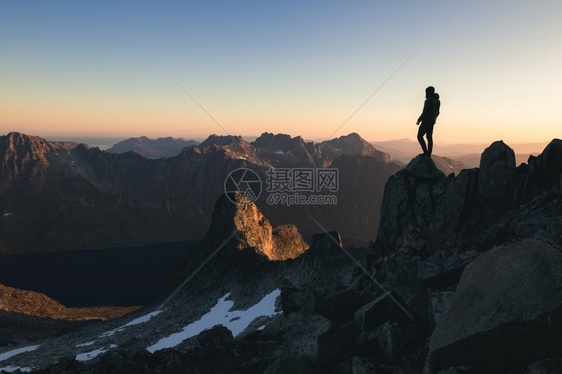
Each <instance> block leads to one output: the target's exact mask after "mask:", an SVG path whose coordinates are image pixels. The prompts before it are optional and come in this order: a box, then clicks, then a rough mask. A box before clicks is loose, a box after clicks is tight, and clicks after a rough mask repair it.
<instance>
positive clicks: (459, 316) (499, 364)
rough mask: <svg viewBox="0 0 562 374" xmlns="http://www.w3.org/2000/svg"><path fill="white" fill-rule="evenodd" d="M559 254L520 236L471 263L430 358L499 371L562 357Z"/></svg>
mask: <svg viewBox="0 0 562 374" xmlns="http://www.w3.org/2000/svg"><path fill="white" fill-rule="evenodd" d="M560 331H562V255H561V254H560V253H559V252H558V251H556V250H554V249H553V248H551V247H550V246H548V245H545V244H543V243H540V242H537V241H533V240H524V241H521V242H517V243H513V244H509V245H506V246H503V247H499V248H496V249H493V250H491V251H489V252H487V253H485V254H482V255H481V256H480V257H478V259H476V260H475V261H474V262H472V263H471V264H469V265H468V266H467V267H466V268H465V270H464V273H463V275H462V277H461V280H460V282H459V284H458V286H457V292H456V295H455V297H454V300H453V303H452V306H451V308H450V309H449V311H448V312H447V313H446V314H444V315H443V317H442V319H441V321H440V322H439V323H438V324H437V326H436V328H435V331H434V332H433V335H432V337H431V343H430V353H431V356H432V358H433V359H435V360H437V361H439V362H440V363H441V364H442V365H444V366H445V367H447V366H468V367H470V368H472V369H473V370H477V371H480V372H500V371H506V370H510V369H513V368H517V367H521V366H525V365H528V364H530V363H532V362H534V361H537V360H540V359H542V358H547V357H556V356H561V355H562V335H561V334H560Z"/></svg>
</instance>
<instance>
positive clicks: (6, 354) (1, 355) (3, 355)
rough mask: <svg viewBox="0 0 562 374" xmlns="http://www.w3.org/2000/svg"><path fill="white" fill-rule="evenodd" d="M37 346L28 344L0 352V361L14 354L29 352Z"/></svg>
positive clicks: (37, 346)
mask: <svg viewBox="0 0 562 374" xmlns="http://www.w3.org/2000/svg"><path fill="white" fill-rule="evenodd" d="M37 348H39V345H29V346H27V347H22V348H17V349H12V350H11V351H8V352H4V353H0V361H4V360H7V359H9V358H10V357H13V356H15V355H19V354H20V353H25V352H31V351H34V350H36V349H37Z"/></svg>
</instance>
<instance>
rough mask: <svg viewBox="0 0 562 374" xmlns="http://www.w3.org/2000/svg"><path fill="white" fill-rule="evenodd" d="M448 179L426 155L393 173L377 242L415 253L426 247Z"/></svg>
mask: <svg viewBox="0 0 562 374" xmlns="http://www.w3.org/2000/svg"><path fill="white" fill-rule="evenodd" d="M447 182H448V180H447V177H446V176H445V174H443V172H441V171H440V170H438V169H437V168H436V167H435V164H434V163H433V161H432V160H431V159H430V158H428V157H424V156H418V157H416V158H414V159H413V160H412V161H411V162H410V163H409V164H408V165H407V166H406V167H405V168H404V169H402V170H400V171H399V172H398V173H396V174H395V175H394V176H392V177H390V178H389V180H388V182H387V184H386V187H385V192H384V195H383V204H382V207H381V214H380V216H381V222H380V225H379V231H378V237H377V241H378V244H379V245H380V246H381V247H383V248H389V247H391V248H396V250H404V251H412V252H414V253H420V252H422V251H424V250H425V246H426V242H427V240H428V239H429V237H430V235H431V234H430V232H431V230H433V229H434V227H435V224H436V222H435V218H434V217H435V215H436V213H437V210H438V209H439V204H440V202H441V200H443V198H444V195H445V192H446V190H447Z"/></svg>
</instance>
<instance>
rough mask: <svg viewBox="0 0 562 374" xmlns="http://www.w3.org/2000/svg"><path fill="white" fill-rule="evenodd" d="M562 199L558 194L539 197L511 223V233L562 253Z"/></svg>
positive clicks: (553, 193)
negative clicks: (545, 244) (536, 241)
mask: <svg viewBox="0 0 562 374" xmlns="http://www.w3.org/2000/svg"><path fill="white" fill-rule="evenodd" d="M561 211H562V199H560V195H559V193H558V192H555V191H551V192H550V193H545V194H541V195H539V196H538V197H537V198H535V199H534V200H532V201H531V202H530V203H529V204H528V205H527V206H525V207H524V208H523V209H521V210H520V212H519V213H518V214H517V215H516V217H515V218H514V219H513V220H512V221H511V222H510V225H509V233H510V234H511V235H514V236H515V237H518V238H525V239H535V240H539V241H542V242H545V243H548V244H550V245H551V246H553V247H554V248H556V249H558V250H561V251H562V215H560V212H561Z"/></svg>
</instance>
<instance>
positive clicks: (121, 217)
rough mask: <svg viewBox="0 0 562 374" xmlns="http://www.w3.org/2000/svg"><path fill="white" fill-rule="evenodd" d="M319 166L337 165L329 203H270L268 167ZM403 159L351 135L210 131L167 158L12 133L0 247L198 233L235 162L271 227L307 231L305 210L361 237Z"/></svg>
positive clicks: (0, 205) (0, 157) (6, 153)
mask: <svg viewBox="0 0 562 374" xmlns="http://www.w3.org/2000/svg"><path fill="white" fill-rule="evenodd" d="M325 167H331V168H335V169H337V170H338V171H339V175H338V182H339V185H338V186H337V187H338V188H337V191H334V193H333V195H334V196H335V197H336V198H337V203H336V204H330V205H328V204H324V205H319V204H315V205H305V204H292V206H287V205H288V204H281V203H280V202H277V203H272V201H269V202H268V200H267V199H268V197H269V196H271V195H270V194H268V193H267V191H265V190H266V188H267V183H268V182H267V181H268V171H269V170H271V169H272V168H301V169H306V170H308V171H310V170H314V169H316V168H325ZM401 167H402V164H401V163H400V162H396V161H393V160H392V159H391V157H390V156H389V155H388V154H386V153H384V152H380V151H378V150H377V149H375V148H374V147H373V146H372V145H370V144H369V143H368V142H366V141H365V140H364V139H362V138H361V137H360V136H359V135H358V134H349V135H347V136H343V137H340V138H338V139H333V140H331V141H327V142H323V143H320V144H314V143H312V142H305V141H304V140H303V139H302V138H301V137H294V138H293V137H290V136H288V135H283V134H277V135H274V134H269V133H264V134H262V135H261V136H260V137H258V138H257V139H256V140H255V141H254V142H252V143H248V142H247V141H245V140H243V139H242V138H241V137H239V136H217V135H212V136H210V137H209V138H208V139H206V140H205V141H204V142H202V143H201V144H199V145H196V146H191V147H187V148H183V150H182V151H181V152H180V153H179V154H178V155H177V156H175V157H169V158H159V159H146V158H145V157H142V156H141V155H139V154H137V153H135V152H131V151H129V152H126V153H123V154H115V153H111V152H105V151H101V150H100V149H98V148H90V147H88V146H86V145H84V144H80V145H73V144H69V143H65V144H60V143H59V144H57V143H52V142H48V141H46V140H45V139H42V138H39V137H35V136H28V135H24V134H21V133H10V134H8V135H5V136H2V137H0V171H1V177H0V212H1V214H2V217H0V252H2V253H22V252H42V251H53V250H66V249H87V248H108V247H124V246H131V245H143V244H148V243H158V242H169V241H182V240H199V239H201V238H202V236H203V233H204V232H205V231H206V230H207V228H208V223H209V222H210V218H211V212H212V208H213V205H214V202H215V201H216V199H217V198H218V196H219V195H220V194H222V193H224V191H225V180H226V179H227V177H228V175H229V174H230V173H231V172H233V171H234V170H236V169H240V168H248V169H251V170H253V171H255V172H256V173H257V175H259V178H260V181H261V183H262V188H263V193H261V195H260V197H259V199H258V200H257V201H256V203H257V204H258V205H259V206H260V209H262V210H263V211H264V213H266V214H267V215H268V217H271V218H270V219H271V221H272V224H274V225H275V226H278V225H281V224H285V223H294V224H295V225H296V226H297V227H298V229H299V231H300V232H302V233H303V235H304V237H305V239H306V238H309V237H310V235H311V234H313V233H316V232H318V225H317V223H315V222H314V221H313V220H311V218H310V215H311V216H314V217H320V218H321V221H322V225H324V226H325V227H326V228H328V229H331V228H335V227H337V228H338V229H339V230H341V233H342V235H343V236H344V238H348V239H350V238H356V241H357V243H358V244H366V243H367V242H368V241H369V240H371V239H372V238H374V235H375V234H376V230H377V226H378V221H379V217H378V212H379V206H380V201H381V197H382V193H383V190H384V184H385V182H386V180H387V179H388V177H389V176H390V175H392V174H394V173H395V172H396V171H398V170H399V169H400V168H401ZM292 192H295V191H292ZM299 193H300V195H304V196H306V195H307V194H308V195H310V194H311V193H310V192H306V191H305V192H299ZM323 193H324V194H326V191H324V192H323ZM358 201H360V202H361V203H360V204H359V203H358Z"/></svg>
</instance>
